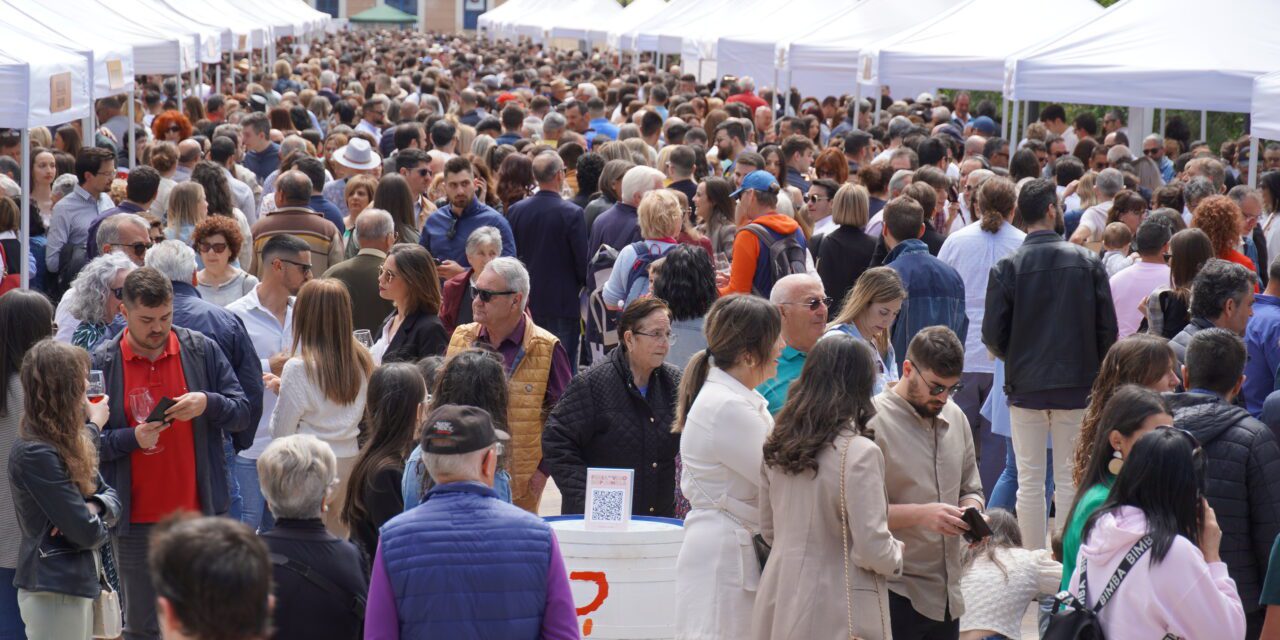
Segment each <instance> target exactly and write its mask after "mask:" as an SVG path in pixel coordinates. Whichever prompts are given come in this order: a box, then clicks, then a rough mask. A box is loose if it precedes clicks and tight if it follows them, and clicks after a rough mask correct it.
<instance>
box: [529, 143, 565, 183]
mask: <svg viewBox="0 0 1280 640" xmlns="http://www.w3.org/2000/svg"><path fill="white" fill-rule="evenodd" d="M561 171H564V160H561V159H560V154H558V153H556V152H554V151H550V150H548V151H543V152H542V153H539V154H538V155H537V157H535V158H534V159H533V179H534V180H536V181H537V182H538V184H545V183H547V182H551V181H552V180H555V179H556V176H558V175H560V172H561Z"/></svg>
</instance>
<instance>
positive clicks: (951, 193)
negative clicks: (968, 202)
mask: <svg viewBox="0 0 1280 640" xmlns="http://www.w3.org/2000/svg"><path fill="white" fill-rule="evenodd" d="M947 200H948V201H950V202H960V194H959V192H957V191H956V186H955V185H954V184H949V185H947Z"/></svg>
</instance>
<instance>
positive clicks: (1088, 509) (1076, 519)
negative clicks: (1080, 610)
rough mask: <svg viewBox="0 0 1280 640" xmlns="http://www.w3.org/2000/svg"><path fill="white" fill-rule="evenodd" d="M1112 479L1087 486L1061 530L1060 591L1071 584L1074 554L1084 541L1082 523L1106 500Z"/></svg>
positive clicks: (1078, 550)
mask: <svg viewBox="0 0 1280 640" xmlns="http://www.w3.org/2000/svg"><path fill="white" fill-rule="evenodd" d="M1114 481H1115V480H1114V479H1109V480H1108V481H1107V482H1104V483H1102V484H1095V485H1093V486H1092V487H1089V490H1088V491H1085V492H1084V494H1083V495H1081V496H1080V500H1079V501H1078V502H1076V508H1075V511H1073V512H1072V514H1071V522H1068V523H1067V528H1066V529H1064V530H1063V531H1062V586H1061V587H1060V588H1059V590H1060V591H1066V589H1067V587H1069V586H1071V574H1073V573H1075V572H1076V554H1077V553H1079V552H1080V545H1081V543H1083V542H1084V541H1083V540H1081V539H1080V534H1081V533H1082V532H1083V530H1084V523H1085V522H1087V521H1088V520H1089V516H1091V515H1093V512H1094V511H1097V510H1098V508H1099V507H1101V506H1102V503H1104V502H1106V501H1107V496H1108V495H1110V494H1111V484H1112V483H1113V482H1114Z"/></svg>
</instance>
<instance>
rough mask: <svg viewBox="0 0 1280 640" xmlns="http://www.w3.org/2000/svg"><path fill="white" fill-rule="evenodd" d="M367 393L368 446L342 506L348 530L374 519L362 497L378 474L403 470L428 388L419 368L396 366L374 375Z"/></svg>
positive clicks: (405, 365)
mask: <svg viewBox="0 0 1280 640" xmlns="http://www.w3.org/2000/svg"><path fill="white" fill-rule="evenodd" d="M368 393H369V395H368V398H369V400H368V402H366V403H365V418H366V424H368V425H369V442H368V443H367V444H365V447H364V449H363V450H362V451H361V452H360V456H359V457H358V458H357V459H356V464H355V467H354V468H352V470H351V478H350V481H348V482H347V501H346V503H344V504H343V505H342V516H341V517H342V522H343V523H344V524H346V525H348V526H349V525H351V524H352V523H354V522H361V521H365V520H369V519H371V518H373V514H372V513H370V511H369V505H368V504H366V500H365V497H366V496H367V495H368V492H369V491H372V490H373V480H374V478H375V477H376V476H377V475H378V472H379V471H382V470H383V469H389V468H391V469H400V470H401V471H403V470H404V461H405V460H406V459H408V457H409V452H410V451H412V450H413V444H414V436H415V435H416V434H415V432H416V431H417V422H418V406H419V405H421V404H422V399H423V398H425V397H426V395H427V385H426V383H425V382H424V381H423V379H422V374H421V373H420V372H419V371H418V367H416V366H414V365H412V364H409V363H406V362H395V363H391V364H385V365H382V366H381V367H378V370H377V371H374V372H373V375H372V376H370V377H369V392H368ZM375 524H381V523H375Z"/></svg>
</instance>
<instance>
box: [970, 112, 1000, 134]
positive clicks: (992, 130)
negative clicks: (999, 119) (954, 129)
mask: <svg viewBox="0 0 1280 640" xmlns="http://www.w3.org/2000/svg"><path fill="white" fill-rule="evenodd" d="M969 126H971V127H973V130H974V131H977V132H979V133H981V134H983V135H987V136H994V135H995V134H996V131H997V129H998V128H997V127H996V121H995V120H992V119H991V118H988V117H987V116H978V117H976V118H974V119H973V121H972V122H970V123H969Z"/></svg>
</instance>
